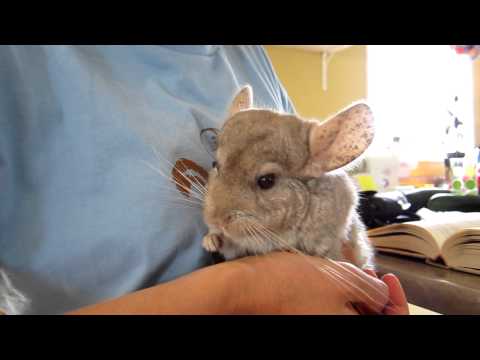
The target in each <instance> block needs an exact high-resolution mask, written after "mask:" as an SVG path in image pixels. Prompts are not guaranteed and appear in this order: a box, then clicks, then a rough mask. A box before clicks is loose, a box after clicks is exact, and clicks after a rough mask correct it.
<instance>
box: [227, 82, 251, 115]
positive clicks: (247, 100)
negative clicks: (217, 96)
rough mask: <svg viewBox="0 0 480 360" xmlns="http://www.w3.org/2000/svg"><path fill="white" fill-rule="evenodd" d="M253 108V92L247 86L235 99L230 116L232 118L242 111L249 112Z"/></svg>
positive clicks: (229, 111) (230, 109)
mask: <svg viewBox="0 0 480 360" xmlns="http://www.w3.org/2000/svg"><path fill="white" fill-rule="evenodd" d="M252 106H253V90H252V87H251V86H250V85H246V86H244V87H242V88H241V89H240V91H239V92H238V93H237V95H235V97H234V98H233V101H232V103H231V104H230V108H229V109H228V116H229V117H231V116H233V115H235V114H236V113H238V112H239V111H241V110H248V109H250V108H251V107H252Z"/></svg>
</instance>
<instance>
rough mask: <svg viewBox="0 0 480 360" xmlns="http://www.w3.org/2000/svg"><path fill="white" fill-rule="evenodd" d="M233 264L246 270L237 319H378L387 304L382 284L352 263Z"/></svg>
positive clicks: (285, 258) (279, 260) (286, 256)
mask: <svg viewBox="0 0 480 360" xmlns="http://www.w3.org/2000/svg"><path fill="white" fill-rule="evenodd" d="M233 262H234V263H236V264H237V265H238V264H241V265H243V266H244V267H245V271H244V274H245V276H244V279H243V281H242V282H241V283H242V284H243V285H242V289H241V291H239V293H238V304H239V306H238V307H237V309H236V313H243V314H245V313H254V314H339V315H347V314H351V315H358V313H359V312H358V311H357V306H356V305H359V304H361V308H362V309H365V312H368V313H377V314H381V313H382V312H383V311H384V308H385V305H386V304H387V303H388V301H389V296H388V295H389V290H388V287H387V284H386V283H385V282H383V281H381V280H380V279H378V278H376V277H374V276H370V275H369V274H367V273H365V272H364V271H362V270H361V269H359V268H357V267H356V266H354V265H352V264H350V263H346V262H335V261H332V260H328V259H323V258H319V257H310V256H302V255H297V254H292V253H286V252H275V253H271V254H267V255H263V256H258V257H247V258H242V259H238V260H235V261H233ZM352 304H356V305H355V306H354V305H352Z"/></svg>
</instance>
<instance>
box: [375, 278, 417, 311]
mask: <svg viewBox="0 0 480 360" xmlns="http://www.w3.org/2000/svg"><path fill="white" fill-rule="evenodd" d="M365 272H366V273H367V274H369V275H371V276H373V277H375V278H377V279H378V276H377V274H376V273H375V271H373V270H365ZM382 281H383V282H384V283H385V284H387V286H388V291H389V294H390V300H389V302H388V303H387V305H386V306H385V309H384V310H383V311H382V314H384V315H409V314H410V311H409V310H408V303H407V297H406V296H405V292H404V291H403V288H402V284H400V280H398V278H397V277H396V276H395V275H393V274H385V275H383V276H382Z"/></svg>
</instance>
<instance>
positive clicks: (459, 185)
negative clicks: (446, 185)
mask: <svg viewBox="0 0 480 360" xmlns="http://www.w3.org/2000/svg"><path fill="white" fill-rule="evenodd" d="M462 185H463V181H462V180H460V179H455V180H453V181H452V189H453V190H454V191H461V190H462Z"/></svg>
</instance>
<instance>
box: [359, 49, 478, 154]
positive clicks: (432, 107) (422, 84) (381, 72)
mask: <svg viewBox="0 0 480 360" xmlns="http://www.w3.org/2000/svg"><path fill="white" fill-rule="evenodd" d="M367 49H368V50H367V51H368V55H367V56H368V57H367V62H368V73H367V74H368V75H367V76H368V78H367V79H368V101H369V103H370V104H371V106H372V109H373V111H374V113H375V119H376V128H377V132H376V138H375V141H374V144H373V145H372V150H371V151H372V152H376V151H382V149H385V147H386V146H388V145H389V144H390V143H391V142H392V141H393V138H394V137H399V138H400V148H401V151H402V154H403V155H404V156H405V157H406V158H410V159H414V160H430V161H443V159H444V158H445V154H446V152H447V151H450V149H447V148H446V147H445V145H444V141H445V130H446V127H447V126H448V124H449V122H450V121H451V117H450V115H449V113H448V110H453V111H455V113H456V116H457V117H458V118H459V119H460V121H462V122H463V124H464V146H465V149H466V150H467V151H468V150H471V149H473V146H474V137H473V116H474V110H473V77H472V76H473V74H472V70H473V69H472V62H471V59H470V58H469V57H468V56H460V55H458V54H456V53H455V51H454V50H452V49H451V48H450V46H448V45H372V46H368V48H367ZM455 97H457V98H458V101H457V102H456V103H455V101H454V98H455Z"/></svg>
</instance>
